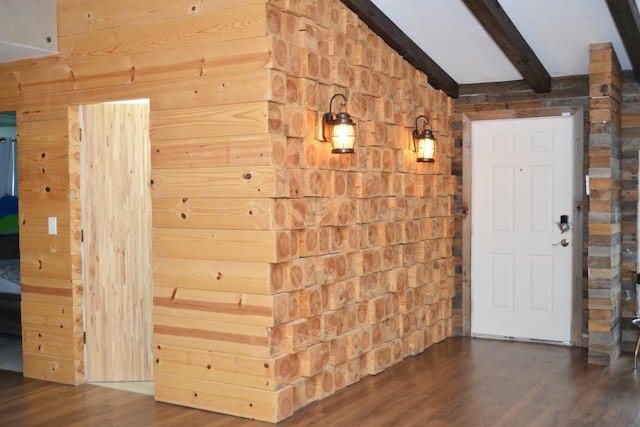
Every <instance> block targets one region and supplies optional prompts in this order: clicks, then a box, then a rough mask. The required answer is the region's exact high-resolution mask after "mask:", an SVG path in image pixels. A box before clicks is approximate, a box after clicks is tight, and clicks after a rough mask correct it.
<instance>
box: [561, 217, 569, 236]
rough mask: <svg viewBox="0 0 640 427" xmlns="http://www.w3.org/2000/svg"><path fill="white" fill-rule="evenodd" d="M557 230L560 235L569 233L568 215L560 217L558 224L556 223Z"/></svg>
mask: <svg viewBox="0 0 640 427" xmlns="http://www.w3.org/2000/svg"><path fill="white" fill-rule="evenodd" d="M558 228H559V229H560V232H561V233H565V232H567V231H569V215H560V222H559V223H558Z"/></svg>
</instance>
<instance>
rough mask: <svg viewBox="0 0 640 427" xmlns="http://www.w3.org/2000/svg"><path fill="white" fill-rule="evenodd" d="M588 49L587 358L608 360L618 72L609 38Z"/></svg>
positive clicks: (616, 222)
mask: <svg viewBox="0 0 640 427" xmlns="http://www.w3.org/2000/svg"><path fill="white" fill-rule="evenodd" d="M589 52H590V61H589V94H590V97H591V109H590V114H589V116H590V120H591V126H590V127H591V132H590V135H589V150H588V153H589V177H590V183H591V185H590V187H591V195H590V196H589V200H590V210H589V215H588V216H589V220H588V223H589V230H588V232H589V252H588V255H589V256H588V260H587V267H588V270H589V291H588V296H589V298H588V301H589V302H588V304H589V305H588V308H589V323H588V325H589V363H594V364H598V365H609V364H610V363H611V362H613V361H614V360H615V359H616V358H617V357H618V355H619V354H620V350H621V345H622V341H621V329H620V303H621V298H620V297H621V293H620V290H621V277H622V216H621V209H620V195H621V190H622V175H621V157H622V149H621V140H620V130H621V127H620V124H621V104H622V71H621V69H620V63H619V62H618V58H617V57H616V53H615V51H614V50H613V47H612V46H611V43H598V44H593V45H591V46H590V50H589Z"/></svg>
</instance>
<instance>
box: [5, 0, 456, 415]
mask: <svg viewBox="0 0 640 427" xmlns="http://www.w3.org/2000/svg"><path fill="white" fill-rule="evenodd" d="M57 7H58V27H59V28H58V34H59V49H60V53H59V54H58V55H53V56H49V57H43V58H38V59H25V60H19V61H14V62H9V63H2V64H0V75H1V76H2V78H1V79H0V87H1V89H2V90H0V110H2V111H11V110H15V111H16V112H17V115H16V117H17V128H18V140H19V148H18V157H19V197H20V226H21V228H20V239H21V241H20V244H21V255H22V262H21V267H22V272H23V278H22V281H23V295H22V298H23V306H22V309H23V337H24V338H23V341H24V361H25V363H24V368H25V376H28V377H34V378H41V379H47V380H52V381H59V382H64V383H70V384H79V383H82V382H83V381H84V367H83V360H84V353H83V345H82V335H83V330H84V328H83V317H82V310H83V296H82V292H83V284H82V264H81V219H82V218H81V211H80V201H79V185H80V184H79V183H80V179H79V172H78V171H79V143H78V138H79V132H78V123H77V120H76V118H77V110H78V105H81V104H88V103H96V102H104V101H112V100H119V99H135V98H149V99H150V111H151V113H150V114H151V117H150V136H151V146H152V147H151V149H152V153H151V166H152V174H151V177H150V186H151V193H152V211H153V213H152V215H153V269H154V275H153V282H154V331H155V333H154V353H155V355H154V359H155V360H156V368H155V374H154V375H155V395H156V399H158V400H161V401H166V402H172V403H177V404H181V405H186V406H191V407H198V408H203V409H207V410H213V411H220V412H225V413H229V414H233V415H239V416H244V417H250V418H257V419H262V420H265V421H272V422H273V421H279V420H281V419H284V418H286V417H288V416H290V415H291V414H292V413H293V412H294V411H295V410H297V409H300V408H302V407H304V406H305V405H307V404H309V403H311V402H313V401H315V400H317V399H321V398H324V397H326V396H328V395H331V394H333V393H335V392H336V391H337V390H340V389H341V388H344V387H346V386H348V385H350V384H353V383H355V382H357V381H359V380H360V379H362V378H363V377H365V376H367V375H372V374H377V373H379V372H382V371H383V370H384V369H386V368H387V367H389V366H391V365H393V364H395V363H398V362H399V361H401V360H402V359H403V358H405V357H408V356H410V355H414V354H417V353H420V352H422V351H423V350H424V349H425V348H427V347H428V346H430V345H431V344H433V343H436V342H439V341H442V340H443V339H445V338H446V337H448V336H451V335H452V333H453V325H452V303H451V301H452V297H453V294H454V291H453V276H454V262H453V256H452V239H453V235H454V221H453V195H454V192H455V186H454V180H453V178H452V176H451V157H452V155H453V151H452V143H451V135H450V133H451V132H450V129H451V115H452V110H453V103H452V100H451V99H449V98H447V97H446V96H445V95H444V94H443V93H441V92H439V91H436V90H434V89H432V88H430V87H429V86H428V77H427V76H425V75H424V74H422V73H420V72H418V71H416V70H415V69H414V68H413V67H411V66H410V65H409V64H408V63H407V62H406V61H404V60H403V58H402V57H401V56H400V55H398V54H397V53H396V52H394V51H393V50H392V49H391V48H389V47H388V46H387V45H386V44H385V43H384V42H383V41H382V40H381V39H380V38H379V37H378V36H376V35H375V34H374V33H373V32H372V31H371V30H370V29H369V28H367V27H366V26H365V25H364V24H363V23H362V22H361V21H360V20H359V19H358V18H357V16H356V15H355V14H354V13H352V12H351V11H349V10H348V9H347V8H346V7H344V6H343V5H342V3H340V2H339V1H337V0H317V1H311V0H308V1H304V0H298V1H296V0H272V1H269V2H266V1H258V0H241V1H238V0H234V1H230V0H212V1H204V2H193V4H192V3H189V4H186V3H176V2H175V1H171V0H153V1H150V0H143V1H138V2H135V4H132V3H130V2H125V1H124V0H104V1H94V2H90V3H87V2H78V1H75V0H60V1H58V4H57ZM335 93H342V94H345V95H346V97H347V100H348V103H347V109H348V111H349V113H350V114H351V115H352V117H353V118H354V120H355V121H356V123H357V127H358V142H357V144H358V147H357V149H356V153H355V154H353V155H335V154H331V153H330V148H329V145H328V144H327V143H323V142H320V141H319V123H320V121H321V117H322V114H323V113H325V112H327V111H328V109H329V101H330V98H331V96H332V95H333V94H335ZM334 111H336V108H335V106H334ZM420 114H426V115H428V116H429V117H430V118H431V120H432V123H433V125H434V126H433V127H434V130H435V131H436V136H437V137H438V141H439V147H440V148H439V153H438V158H437V160H436V162H435V163H432V164H427V163H421V164H418V163H417V162H416V161H415V153H413V151H412V150H411V132H412V130H413V127H414V125H415V118H416V116H417V115H420ZM49 216H57V218H58V234H57V235H55V236H50V235H48V234H47V227H46V224H47V217H49Z"/></svg>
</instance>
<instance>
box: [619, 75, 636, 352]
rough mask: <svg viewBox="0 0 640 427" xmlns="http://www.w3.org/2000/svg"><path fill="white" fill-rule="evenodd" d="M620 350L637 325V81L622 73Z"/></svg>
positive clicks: (630, 347) (630, 342)
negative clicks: (634, 321)
mask: <svg viewBox="0 0 640 427" xmlns="http://www.w3.org/2000/svg"><path fill="white" fill-rule="evenodd" d="M621 127H622V129H621V137H622V160H621V162H622V163H621V168H622V192H621V196H620V199H621V208H622V308H621V317H622V350H623V351H634V350H635V345H636V340H637V338H638V328H636V327H634V326H633V325H631V320H633V319H635V318H636V317H638V313H639V310H640V308H639V307H638V306H637V295H636V273H635V272H636V271H638V171H639V170H638V155H639V154H640V83H638V81H637V80H636V78H635V76H634V75H633V73H631V72H624V73H623V86H622V118H621Z"/></svg>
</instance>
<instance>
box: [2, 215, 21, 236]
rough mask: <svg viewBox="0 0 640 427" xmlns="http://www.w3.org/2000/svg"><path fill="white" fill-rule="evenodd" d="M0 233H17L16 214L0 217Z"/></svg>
mask: <svg viewBox="0 0 640 427" xmlns="http://www.w3.org/2000/svg"><path fill="white" fill-rule="evenodd" d="M0 234H18V215H16V214H9V215H5V216H3V217H2V218H0Z"/></svg>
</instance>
